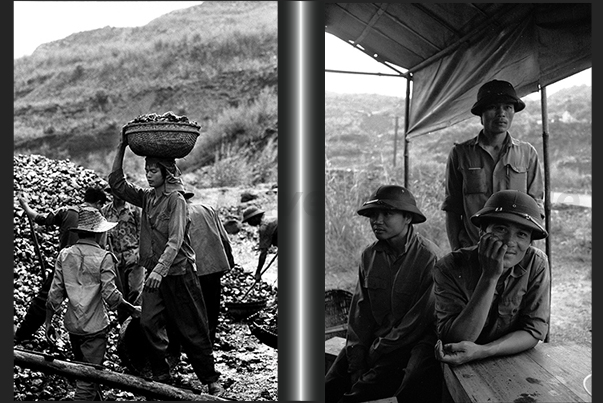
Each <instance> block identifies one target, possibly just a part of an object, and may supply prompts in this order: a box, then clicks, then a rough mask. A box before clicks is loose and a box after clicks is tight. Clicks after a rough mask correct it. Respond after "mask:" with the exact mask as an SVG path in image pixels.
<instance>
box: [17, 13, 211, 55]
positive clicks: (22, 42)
mask: <svg viewBox="0 0 603 403" xmlns="http://www.w3.org/2000/svg"><path fill="white" fill-rule="evenodd" d="M201 3H203V2H202V1H15V2H13V4H14V59H17V58H19V57H23V56H29V55H31V54H32V53H33V51H34V50H35V49H36V48H37V47H38V46H40V45H41V44H43V43H48V42H52V41H56V40H59V39H63V38H66V37H68V36H69V35H71V34H74V33H77V32H83V31H91V30H94V29H98V28H104V27H106V26H111V27H115V28H125V27H139V26H143V25H146V24H148V23H149V22H151V21H152V20H154V19H155V18H157V17H160V16H162V15H164V14H167V13H169V12H171V11H174V10H179V9H182V8H189V7H193V6H196V5H198V4H201Z"/></svg>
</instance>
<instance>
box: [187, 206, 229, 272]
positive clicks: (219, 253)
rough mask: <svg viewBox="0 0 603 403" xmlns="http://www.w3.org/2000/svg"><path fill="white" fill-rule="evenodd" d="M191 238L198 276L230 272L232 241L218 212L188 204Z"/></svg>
mask: <svg viewBox="0 0 603 403" xmlns="http://www.w3.org/2000/svg"><path fill="white" fill-rule="evenodd" d="M188 209H189V214H190V219H191V226H190V237H191V242H192V246H193V249H194V250H195V257H196V263H197V275H199V276H202V275H206V274H212V273H222V272H226V271H228V270H230V266H231V265H230V262H231V261H232V262H234V260H232V259H233V258H232V254H231V248H230V240H229V239H228V234H227V233H226V230H225V229H224V226H223V225H222V222H221V221H220V217H219V216H218V213H217V212H216V210H215V209H214V208H213V207H211V206H208V205H205V204H201V203H198V204H197V203H189V204H188Z"/></svg>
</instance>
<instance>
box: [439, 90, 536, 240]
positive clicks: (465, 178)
mask: <svg viewBox="0 0 603 403" xmlns="http://www.w3.org/2000/svg"><path fill="white" fill-rule="evenodd" d="M524 108H525V104H524V103H523V101H522V100H521V99H520V98H519V97H518V96H517V94H516V93H515V89H514V88H513V86H512V85H511V84H510V83H509V82H507V81H500V80H492V81H489V82H487V83H485V84H484V85H482V87H481V88H480V89H479V91H478V93H477V102H476V103H475V104H474V105H473V107H472V108H471V113H473V114H474V115H477V116H479V117H480V120H481V123H482V125H483V129H482V130H481V131H480V132H479V134H478V135H477V136H476V137H474V138H472V139H470V140H466V141H464V142H461V143H456V144H455V145H454V146H453V148H452V150H451V151H450V153H449V155H448V161H447V164H446V184H445V198H444V202H443V204H442V210H444V211H446V232H447V234H448V240H449V242H450V247H451V249H452V250H457V249H459V248H463V247H466V246H471V245H475V244H477V241H478V240H479V234H478V230H477V228H476V227H475V226H473V225H472V224H471V221H470V218H471V216H473V215H474V214H475V213H476V212H477V211H478V210H479V209H481V208H482V207H483V206H484V203H485V202H486V200H488V198H489V197H490V196H491V195H492V194H493V193H494V192H497V191H499V190H504V189H513V190H520V191H522V192H525V193H527V194H529V195H530V196H531V197H532V198H534V200H536V202H537V203H538V205H539V208H540V210H541V211H540V214H541V215H542V216H543V217H544V208H543V197H544V191H543V187H544V182H543V179H542V173H541V170H540V164H539V162H538V153H537V152H536V149H535V148H534V146H532V145H531V144H530V143H528V142H526V141H522V140H519V139H517V138H514V137H511V135H510V134H509V129H510V128H511V123H512V122H513V117H514V116H515V113H517V112H520V111H522V110H523V109H524Z"/></svg>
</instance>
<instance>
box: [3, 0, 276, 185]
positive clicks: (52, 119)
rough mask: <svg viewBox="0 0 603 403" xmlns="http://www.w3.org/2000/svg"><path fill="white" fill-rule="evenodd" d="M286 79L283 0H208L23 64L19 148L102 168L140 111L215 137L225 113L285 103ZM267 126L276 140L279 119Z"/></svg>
mask: <svg viewBox="0 0 603 403" xmlns="http://www.w3.org/2000/svg"><path fill="white" fill-rule="evenodd" d="M277 79H278V74H277V2H251V1H237V2H204V3H203V4H201V5H198V6H194V7H190V8H187V9H183V10H178V11H174V12H172V13H169V14H166V15H164V16H162V17H160V18H157V19H155V20H153V21H151V22H150V23H149V24H147V25H145V26H143V27H136V28H112V27H105V28H102V29H97V30H93V31H86V32H80V33H76V34H73V35H71V36H69V37H67V38H64V39H63V40H59V41H55V42H51V43H48V44H45V45H42V46H40V47H39V48H38V49H36V51H35V52H34V53H33V54H32V55H31V56H26V57H23V58H19V59H16V60H15V61H14V152H15V153H38V154H42V155H44V156H46V157H49V158H68V159H70V160H72V161H74V162H78V163H82V164H83V165H84V166H87V165H90V164H91V163H92V161H96V163H97V164H98V161H100V162H101V165H102V163H103V162H105V161H106V157H107V155H108V154H109V153H110V152H111V151H112V150H113V149H114V146H115V144H116V143H117V139H118V135H119V132H120V129H121V127H122V126H123V125H124V124H126V123H127V122H128V121H130V120H132V119H134V118H135V117H137V116H139V115H141V114H145V113H151V112H155V113H164V112H166V111H173V112H174V113H176V114H178V115H185V116H187V117H189V119H192V120H195V121H197V122H199V123H200V124H201V125H202V129H201V130H202V132H207V131H208V130H209V129H210V128H211V126H212V124H213V123H215V121H216V120H217V119H218V118H219V116H220V115H221V114H222V113H224V112H225V111H227V110H229V109H233V108H237V107H244V106H246V105H249V104H251V103H253V102H254V101H256V100H257V99H258V97H259V96H260V94H262V93H263V92H264V93H265V92H266V91H268V90H270V91H271V92H272V93H274V97H276V93H277V81H278V80H277ZM263 124H264V126H265V129H267V132H266V135H268V136H270V137H272V138H274V139H275V141H276V138H277V136H278V134H277V131H276V127H277V117H276V116H273V117H271V119H267V121H266V122H264V123H263ZM241 135H245V133H242V134H241ZM205 139H206V136H204V135H203V133H202V135H201V136H200V137H199V140H198V141H197V145H196V148H204V141H205ZM264 142H265V139H264ZM218 146H219V145H218ZM212 147H217V146H216V145H212ZM208 152H211V153H213V149H212V150H208ZM189 165H190V166H191V169H192V168H193V167H194V168H198V166H195V164H194V163H192V162H190V161H189ZM101 173H102V174H105V173H104V172H101Z"/></svg>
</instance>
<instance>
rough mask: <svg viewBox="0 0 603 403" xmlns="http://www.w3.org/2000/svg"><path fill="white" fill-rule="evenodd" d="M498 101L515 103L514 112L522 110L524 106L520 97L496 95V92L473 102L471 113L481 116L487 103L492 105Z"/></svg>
mask: <svg viewBox="0 0 603 403" xmlns="http://www.w3.org/2000/svg"><path fill="white" fill-rule="evenodd" d="M498 102H509V103H511V104H513V105H515V112H520V111H522V110H524V108H525V107H526V104H525V103H524V102H523V101H522V100H521V99H520V98H515V97H513V96H511V95H506V94H505V95H498V94H492V95H489V96H486V97H484V98H482V99H480V100H479V101H477V102H476V103H475V104H473V107H472V108H471V113H472V114H474V115H477V116H481V114H482V111H483V110H484V108H485V107H487V106H488V105H492V104H495V103H498Z"/></svg>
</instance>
